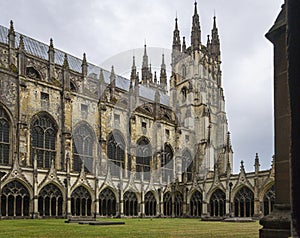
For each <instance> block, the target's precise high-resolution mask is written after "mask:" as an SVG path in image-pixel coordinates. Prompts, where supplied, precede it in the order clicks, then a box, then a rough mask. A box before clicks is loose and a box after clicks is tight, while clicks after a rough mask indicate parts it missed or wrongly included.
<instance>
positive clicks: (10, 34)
mask: <svg viewBox="0 0 300 238" xmlns="http://www.w3.org/2000/svg"><path fill="white" fill-rule="evenodd" d="M7 37H8V44H9V47H10V48H15V39H16V33H15V28H14V23H13V21H12V20H11V21H10V26H9V30H8V35H7Z"/></svg>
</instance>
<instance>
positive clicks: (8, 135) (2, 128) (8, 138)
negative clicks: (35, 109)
mask: <svg viewBox="0 0 300 238" xmlns="http://www.w3.org/2000/svg"><path fill="white" fill-rule="evenodd" d="M12 128H13V126H12V120H11V118H10V116H9V114H8V112H7V110H6V109H5V108H4V107H3V106H2V104H0V164H2V165H9V164H11V161H12V159H11V157H12V156H11V155H12V152H11V150H12V148H11V145H12Z"/></svg>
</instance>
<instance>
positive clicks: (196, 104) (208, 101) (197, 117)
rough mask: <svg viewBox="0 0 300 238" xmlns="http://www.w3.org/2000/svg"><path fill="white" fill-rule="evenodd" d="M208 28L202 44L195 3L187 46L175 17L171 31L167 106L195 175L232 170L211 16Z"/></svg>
mask: <svg viewBox="0 0 300 238" xmlns="http://www.w3.org/2000/svg"><path fill="white" fill-rule="evenodd" d="M212 25H213V26H212V31H211V35H208V36H207V43H206V45H204V44H202V43H201V42H202V41H201V26H200V21H199V15H198V11H197V2H195V6H194V15H193V17H192V30H191V42H190V46H189V47H187V43H186V39H185V37H183V38H182V45H181V40H180V31H179V27H178V19H177V17H176V18H175V29H174V31H173V45H172V64H171V66H172V76H171V78H170V105H171V106H172V107H173V108H174V110H175V111H176V114H177V115H178V120H179V127H180V132H181V134H180V136H179V138H180V139H179V140H180V142H179V143H180V144H181V145H185V146H186V147H188V148H193V151H195V154H194V158H195V160H194V162H195V167H194V170H195V173H196V174H198V175H199V176H202V175H207V174H208V175H209V174H212V173H210V172H213V171H215V172H217V173H218V174H225V173H231V171H232V157H233V156H232V155H233V151H232V147H231V141H230V133H229V131H228V123H227V117H226V112H225V99H224V94H223V88H222V84H221V82H222V80H221V78H222V71H221V51H220V40H219V34H218V28H217V23H216V17H215V16H214V17H213V24H212ZM185 146H183V147H185Z"/></svg>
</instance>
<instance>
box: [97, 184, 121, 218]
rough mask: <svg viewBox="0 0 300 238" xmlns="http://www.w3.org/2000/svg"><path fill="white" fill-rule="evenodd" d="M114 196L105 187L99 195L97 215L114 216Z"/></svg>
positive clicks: (115, 211)
mask: <svg viewBox="0 0 300 238" xmlns="http://www.w3.org/2000/svg"><path fill="white" fill-rule="evenodd" d="M116 201H117V200H116V196H115V194H114V193H113V191H112V190H111V189H109V188H105V189H104V190H103V191H101V193H100V195H99V215H100V216H115V215H116V213H117V210H116V203H117V202H116Z"/></svg>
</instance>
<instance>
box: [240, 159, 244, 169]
mask: <svg viewBox="0 0 300 238" xmlns="http://www.w3.org/2000/svg"><path fill="white" fill-rule="evenodd" d="M244 170H245V167H244V161H243V160H241V166H240V171H244Z"/></svg>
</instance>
